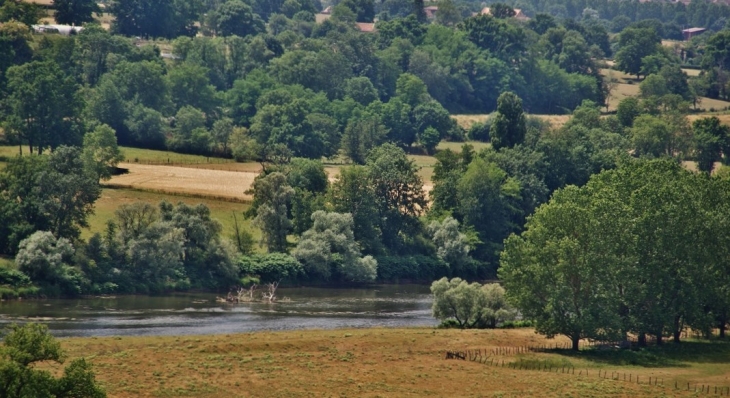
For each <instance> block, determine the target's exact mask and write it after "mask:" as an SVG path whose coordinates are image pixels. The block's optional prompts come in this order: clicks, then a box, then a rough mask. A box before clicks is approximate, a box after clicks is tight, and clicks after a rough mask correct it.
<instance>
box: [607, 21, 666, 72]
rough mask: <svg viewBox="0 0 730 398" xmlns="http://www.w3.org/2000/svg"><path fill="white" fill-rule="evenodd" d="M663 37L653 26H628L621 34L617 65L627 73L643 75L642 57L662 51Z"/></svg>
mask: <svg viewBox="0 0 730 398" xmlns="http://www.w3.org/2000/svg"><path fill="white" fill-rule="evenodd" d="M660 46H661V39H660V38H659V36H658V35H657V33H656V31H655V30H654V29H651V28H644V29H641V28H627V29H624V30H623V31H622V32H621V35H620V36H619V50H618V52H616V57H615V59H616V67H617V68H618V69H619V70H621V71H624V72H626V73H629V74H632V75H636V77H637V78H639V77H641V75H640V73H641V66H642V59H643V58H644V57H646V56H648V55H652V54H654V53H657V52H658V51H660Z"/></svg>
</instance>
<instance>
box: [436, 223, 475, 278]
mask: <svg viewBox="0 0 730 398" xmlns="http://www.w3.org/2000/svg"><path fill="white" fill-rule="evenodd" d="M428 233H429V235H431V240H433V243H434V244H435V245H436V254H437V255H438V257H439V258H440V259H441V260H443V261H445V262H446V263H447V264H449V265H450V266H452V267H454V268H455V267H458V266H459V265H461V264H463V263H464V262H465V261H467V260H468V256H469V250H471V249H470V247H469V244H468V242H467V237H466V235H465V234H463V233H461V231H459V222H458V221H457V220H456V219H454V218H453V217H446V218H445V219H444V220H443V221H442V222H439V221H432V222H431V224H429V225H428Z"/></svg>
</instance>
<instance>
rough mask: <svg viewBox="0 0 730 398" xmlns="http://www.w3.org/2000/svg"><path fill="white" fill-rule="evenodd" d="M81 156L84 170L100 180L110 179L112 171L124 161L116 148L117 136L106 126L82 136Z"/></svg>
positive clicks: (122, 155) (117, 147) (98, 127)
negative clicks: (89, 171)
mask: <svg viewBox="0 0 730 398" xmlns="http://www.w3.org/2000/svg"><path fill="white" fill-rule="evenodd" d="M81 156H83V158H84V165H85V166H86V168H87V169H88V170H91V171H92V172H93V173H94V174H95V175H97V176H99V179H102V180H108V179H110V178H111V176H112V169H113V168H114V167H116V166H117V164H119V162H121V161H122V160H124V154H122V151H121V150H120V149H119V146H117V136H116V134H115V133H114V130H113V129H112V128H111V127H109V126H107V125H106V124H102V125H99V126H96V128H95V129H94V131H90V132H88V133H86V135H84V147H83V151H82V153H81Z"/></svg>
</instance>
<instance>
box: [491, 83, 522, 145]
mask: <svg viewBox="0 0 730 398" xmlns="http://www.w3.org/2000/svg"><path fill="white" fill-rule="evenodd" d="M526 133H527V127H526V125H525V114H524V111H523V110H522V100H521V99H520V97H518V96H517V95H516V94H514V93H512V92H505V93H502V94H501V95H500V96H499V98H498V99H497V114H496V115H495V116H494V120H493V121H492V127H491V129H490V130H489V136H490V137H491V139H492V146H493V147H494V149H499V148H502V147H506V148H511V147H513V146H515V145H518V144H521V143H522V142H523V141H524V140H525V134H526Z"/></svg>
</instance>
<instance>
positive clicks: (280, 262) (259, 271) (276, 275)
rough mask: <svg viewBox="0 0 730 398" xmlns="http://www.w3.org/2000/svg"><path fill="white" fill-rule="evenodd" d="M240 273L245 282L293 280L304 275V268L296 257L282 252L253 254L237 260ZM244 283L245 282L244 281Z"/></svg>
mask: <svg viewBox="0 0 730 398" xmlns="http://www.w3.org/2000/svg"><path fill="white" fill-rule="evenodd" d="M238 269H239V272H240V275H241V277H242V278H244V280H246V281H247V282H252V283H255V282H253V281H255V280H258V281H260V282H263V283H269V282H277V281H282V280H283V281H289V282H292V281H295V280H297V279H298V278H299V277H301V276H304V275H305V272H304V268H303V267H302V265H301V264H300V263H299V261H297V259H296V258H294V257H292V256H290V255H288V254H283V253H270V254H254V255H251V256H242V257H241V258H240V259H239V260H238ZM244 284H245V282H244Z"/></svg>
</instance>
